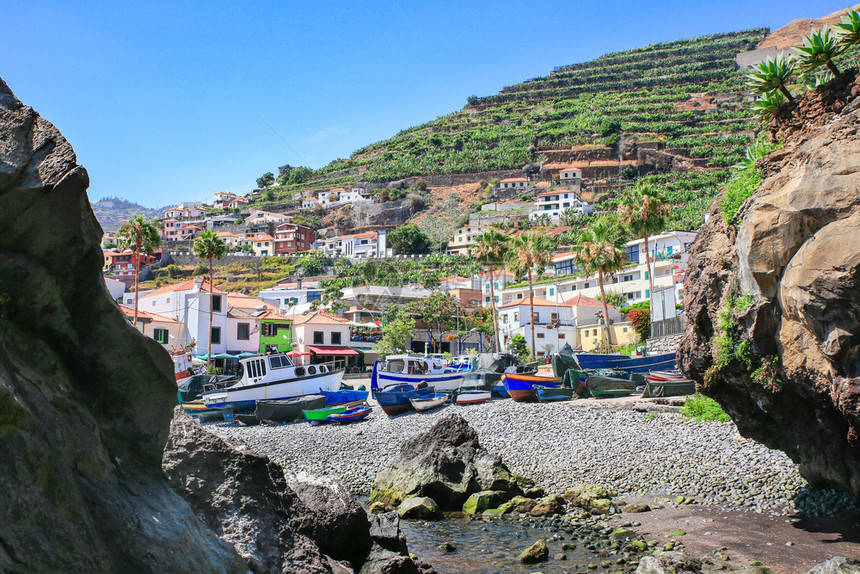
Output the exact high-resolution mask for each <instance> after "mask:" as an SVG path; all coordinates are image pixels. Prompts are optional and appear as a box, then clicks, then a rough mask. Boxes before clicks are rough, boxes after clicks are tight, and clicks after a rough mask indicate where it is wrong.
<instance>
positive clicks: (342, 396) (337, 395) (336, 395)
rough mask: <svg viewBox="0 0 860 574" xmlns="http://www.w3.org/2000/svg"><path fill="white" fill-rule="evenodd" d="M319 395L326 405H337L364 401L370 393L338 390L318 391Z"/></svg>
mask: <svg viewBox="0 0 860 574" xmlns="http://www.w3.org/2000/svg"><path fill="white" fill-rule="evenodd" d="M320 394H321V395H323V396H324V397H325V404H326V405H339V404H341V403H351V402H353V401H366V400H367V397H368V396H369V395H370V392H369V391H354V390H352V389H339V390H337V391H326V390H322V391H320Z"/></svg>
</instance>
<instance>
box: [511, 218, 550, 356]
mask: <svg viewBox="0 0 860 574" xmlns="http://www.w3.org/2000/svg"><path fill="white" fill-rule="evenodd" d="M552 249H553V245H552V240H551V239H550V238H549V237H547V236H546V235H541V234H539V233H538V232H537V231H534V230H530V231H524V232H523V233H522V234H520V235H519V236H518V237H514V239H513V241H511V249H510V252H509V254H508V266H509V267H510V268H511V270H513V271H514V273H516V274H517V275H518V276H520V277H521V276H522V275H527V276H528V281H529V325H531V331H532V356H533V357H536V356H537V346H536V345H535V310H534V297H535V294H534V286H533V284H532V272H535V271H536V272H537V273H538V276H540V275H541V274H542V273H543V272H544V269H546V266H547V265H549V264H550V263H551V262H552Z"/></svg>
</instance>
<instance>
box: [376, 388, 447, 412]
mask: <svg viewBox="0 0 860 574" xmlns="http://www.w3.org/2000/svg"><path fill="white" fill-rule="evenodd" d="M406 387H408V388H406ZM389 389H390V390H385V389H383V390H381V391H375V392H374V393H373V398H374V399H376V402H378V403H379V406H380V408H382V410H383V411H384V412H385V414H387V415H388V416H394V415H399V414H400V413H405V412H407V411H411V410H412V404H411V403H410V402H409V399H417V398H420V397H426V396H428V395H432V394H435V393H436V390H435V389H434V388H433V387H424V388H423V389H415V388H413V387H412V385H405V384H404V385H395V386H394V387H389Z"/></svg>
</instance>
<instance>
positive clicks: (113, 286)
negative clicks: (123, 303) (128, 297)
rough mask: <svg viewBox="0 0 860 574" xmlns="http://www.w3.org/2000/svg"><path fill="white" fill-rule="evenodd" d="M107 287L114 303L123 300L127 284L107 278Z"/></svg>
mask: <svg viewBox="0 0 860 574" xmlns="http://www.w3.org/2000/svg"><path fill="white" fill-rule="evenodd" d="M105 286H106V287H107V290H108V292H109V293H110V296H111V299H113V300H114V301H119V300H121V299H122V296H123V295H124V294H125V283H123V282H122V281H117V280H116V279H111V278H110V277H105Z"/></svg>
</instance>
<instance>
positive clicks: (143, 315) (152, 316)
mask: <svg viewBox="0 0 860 574" xmlns="http://www.w3.org/2000/svg"><path fill="white" fill-rule="evenodd" d="M119 308H120V310H121V311H122V312H123V313H124V314H125V316H126V317H128V318H129V319H133V318H134V308H132V307H128V306H126V305H120V306H119ZM137 318H138V319H149V320H150V321H160V322H162V323H175V324H177V325H181V324H182V323H181V322H180V321H176V320H175V319H171V318H170V317H165V316H164V315H158V314H156V313H150V312H149V311H144V310H142V309H138V310H137Z"/></svg>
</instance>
